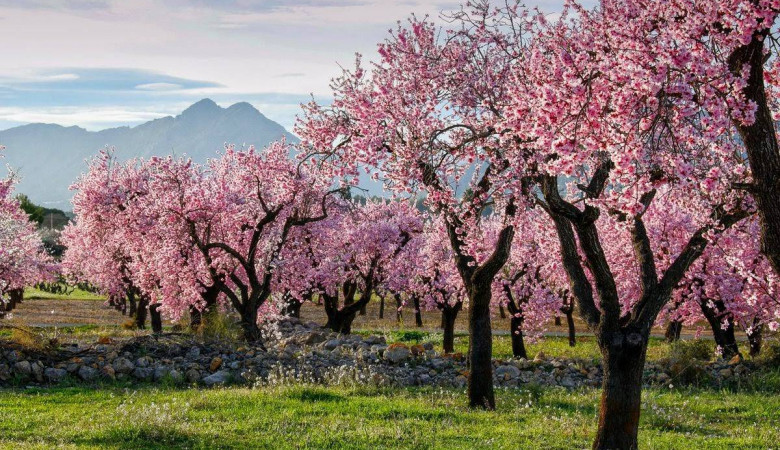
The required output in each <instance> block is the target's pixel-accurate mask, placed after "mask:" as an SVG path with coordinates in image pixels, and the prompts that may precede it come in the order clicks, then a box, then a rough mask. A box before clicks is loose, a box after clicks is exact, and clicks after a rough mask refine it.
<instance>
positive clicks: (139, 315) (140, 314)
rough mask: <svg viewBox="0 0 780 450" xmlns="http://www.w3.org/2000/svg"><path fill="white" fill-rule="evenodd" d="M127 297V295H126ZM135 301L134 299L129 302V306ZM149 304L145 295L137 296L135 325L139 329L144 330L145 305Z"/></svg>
mask: <svg viewBox="0 0 780 450" xmlns="http://www.w3.org/2000/svg"><path fill="white" fill-rule="evenodd" d="M128 298H129V297H128ZM134 303H135V300H133V301H132V302H131V304H130V305H131V306H132V305H133V304H134ZM148 305H149V300H147V299H146V297H143V296H142V297H139V298H138V305H137V306H136V308H135V327H136V328H138V329H139V330H145V329H146V314H147V309H146V308H147V306H148Z"/></svg>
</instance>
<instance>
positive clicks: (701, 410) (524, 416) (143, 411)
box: [0, 385, 780, 449]
mask: <svg viewBox="0 0 780 450" xmlns="http://www.w3.org/2000/svg"><path fill="white" fill-rule="evenodd" d="M464 403H465V394H464V392H463V391H462V390H450V389H444V390H441V389H436V390H431V389H422V390H417V389H376V388H337V387H334V388H324V387H313V386H305V385H299V386H289V387H268V388H263V389H255V390H252V389H246V388H228V389H215V390H208V389H206V390H201V389H194V388H193V389H184V390H179V389H174V388H155V389H153V388H140V389H137V390H125V389H122V388H120V387H115V386H108V387H104V388H102V389H100V390H94V389H90V388H85V387H69V388H56V389H28V390H9V391H4V392H0V447H3V448H52V447H55V446H61V447H65V448H68V447H71V448H72V447H90V448H135V449H140V448H218V447H219V448H274V449H283V448H374V449H375V448H419V449H427V448H448V449H474V448H544V449H555V448H585V447H588V446H589V443H590V440H591V438H592V433H593V431H594V427H595V424H596V415H597V412H596V411H597V403H598V390H594V389H584V390H579V391H574V392H569V391H565V390H562V389H538V388H537V389H513V390H500V391H499V392H498V411H496V412H493V413H491V412H483V411H471V410H468V409H467V408H466V407H465V406H464ZM643 403H644V405H643V406H644V408H643V414H642V420H641V431H640V447H641V448H718V449H720V448H767V447H772V446H776V445H777V443H778V442H780V396H777V395H774V396H767V395H765V394H758V393H746V392H743V393H730V392H713V391H697V390H692V391H689V390H686V391H678V390H649V391H646V392H645V395H644V401H643Z"/></svg>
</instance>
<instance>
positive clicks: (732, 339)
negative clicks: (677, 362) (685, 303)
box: [699, 298, 740, 359]
mask: <svg viewBox="0 0 780 450" xmlns="http://www.w3.org/2000/svg"><path fill="white" fill-rule="evenodd" d="M710 303H712V306H710ZM699 306H700V307H701V312H702V314H704V317H705V318H706V319H707V322H708V323H709V324H710V329H711V330H712V337H713V338H714V339H715V344H717V345H718V346H719V347H720V348H721V349H722V354H721V355H722V357H723V358H724V359H731V358H732V357H733V356H734V355H738V354H740V353H739V347H737V338H736V336H735V335H734V318H733V317H731V314H729V312H728V311H726V305H725V304H724V303H723V301H722V300H708V299H705V298H703V299H702V300H701V301H700V302H699ZM724 325H725V326H724Z"/></svg>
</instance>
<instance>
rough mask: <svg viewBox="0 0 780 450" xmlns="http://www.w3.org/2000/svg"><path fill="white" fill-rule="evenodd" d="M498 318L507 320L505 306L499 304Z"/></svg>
mask: <svg viewBox="0 0 780 450" xmlns="http://www.w3.org/2000/svg"><path fill="white" fill-rule="evenodd" d="M498 316H499V317H501V318H502V319H506V310H504V304H503V303H499V304H498Z"/></svg>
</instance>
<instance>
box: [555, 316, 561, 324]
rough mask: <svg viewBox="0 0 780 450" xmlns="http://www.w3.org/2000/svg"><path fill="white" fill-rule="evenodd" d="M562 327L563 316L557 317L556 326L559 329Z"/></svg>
mask: <svg viewBox="0 0 780 450" xmlns="http://www.w3.org/2000/svg"><path fill="white" fill-rule="evenodd" d="M561 325H562V323H561V316H555V326H556V327H559V326H561Z"/></svg>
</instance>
